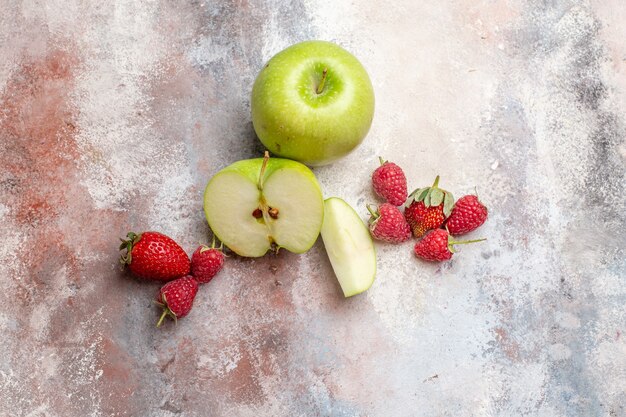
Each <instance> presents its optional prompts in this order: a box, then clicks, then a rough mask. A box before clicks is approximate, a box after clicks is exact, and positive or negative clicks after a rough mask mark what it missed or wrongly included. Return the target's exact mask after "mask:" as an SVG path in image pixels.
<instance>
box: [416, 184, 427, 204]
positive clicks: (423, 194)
mask: <svg viewBox="0 0 626 417" xmlns="http://www.w3.org/2000/svg"><path fill="white" fill-rule="evenodd" d="M428 190H430V187H425V188H422V189H420V190H419V193H418V194H417V197H416V199H415V201H424V198H426V194H428Z"/></svg>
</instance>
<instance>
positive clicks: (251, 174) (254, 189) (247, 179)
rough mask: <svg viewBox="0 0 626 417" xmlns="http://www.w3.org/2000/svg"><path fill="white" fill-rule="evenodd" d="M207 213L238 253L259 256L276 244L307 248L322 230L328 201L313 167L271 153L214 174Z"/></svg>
mask: <svg viewBox="0 0 626 417" xmlns="http://www.w3.org/2000/svg"><path fill="white" fill-rule="evenodd" d="M204 213H205V215H206V219H207V221H208V223H209V226H210V227H211V230H212V231H213V233H215V235H216V236H217V237H218V238H219V239H220V240H221V241H222V242H224V244H225V245H226V246H228V247H229V248H230V249H231V250H232V251H233V252H235V253H237V254H238V255H241V256H247V257H259V256H263V255H264V254H265V253H266V252H267V251H268V250H270V249H271V248H272V247H275V248H277V249H278V248H285V249H286V250H288V251H290V252H294V253H303V252H306V251H307V250H309V249H310V248H311V246H313V244H314V243H315V241H316V240H317V236H318V235H319V233H320V228H321V227H322V220H323V217H324V201H323V198H322V191H321V189H320V186H319V183H318V182H317V179H316V178H315V175H313V172H311V170H310V169H309V168H307V167H306V166H305V165H303V164H301V163H299V162H296V161H291V160H288V159H280V158H271V159H270V158H269V155H268V154H267V153H266V155H265V158H256V159H247V160H243V161H238V162H235V163H234V164H232V165H229V166H227V167H226V168H224V169H222V170H221V171H219V172H218V173H217V174H215V176H214V177H213V178H211V180H210V181H209V183H208V184H207V186H206V189H205V192H204Z"/></svg>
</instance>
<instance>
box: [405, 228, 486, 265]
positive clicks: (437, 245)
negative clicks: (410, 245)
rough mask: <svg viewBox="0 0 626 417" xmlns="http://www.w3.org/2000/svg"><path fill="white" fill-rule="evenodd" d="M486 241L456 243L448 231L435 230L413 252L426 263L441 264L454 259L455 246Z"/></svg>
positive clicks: (416, 245)
mask: <svg viewBox="0 0 626 417" xmlns="http://www.w3.org/2000/svg"><path fill="white" fill-rule="evenodd" d="M483 240H485V239H476V240H464V241H458V242H457V241H454V240H450V235H449V234H448V231H447V230H444V229H435V230H431V231H430V232H428V234H427V235H426V236H424V238H423V239H422V240H420V241H419V242H417V243H416V244H415V248H414V249H413V251H414V252H415V255H416V256H417V257H418V258H422V259H424V260H426V261H433V262H441V261H447V260H448V259H450V258H452V254H453V253H454V252H455V250H454V245H463V244H466V243H474V242H481V241H483Z"/></svg>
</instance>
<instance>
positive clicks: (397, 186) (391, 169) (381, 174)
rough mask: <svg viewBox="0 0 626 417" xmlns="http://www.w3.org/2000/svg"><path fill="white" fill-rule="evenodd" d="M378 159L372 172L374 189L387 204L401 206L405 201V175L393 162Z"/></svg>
mask: <svg viewBox="0 0 626 417" xmlns="http://www.w3.org/2000/svg"><path fill="white" fill-rule="evenodd" d="M378 159H379V160H380V166H379V167H378V168H376V170H375V171H374V173H373V174H372V184H373V186H374V191H376V194H378V195H379V196H380V197H382V198H384V199H385V200H387V202H388V203H389V204H393V205H394V206H401V205H402V204H404V202H405V201H406V194H407V191H406V177H405V176H404V172H403V171H402V168H400V167H399V166H398V165H396V164H394V163H393V162H387V161H384V160H383V159H382V158H378Z"/></svg>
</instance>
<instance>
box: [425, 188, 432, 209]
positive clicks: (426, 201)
mask: <svg viewBox="0 0 626 417" xmlns="http://www.w3.org/2000/svg"><path fill="white" fill-rule="evenodd" d="M431 191H432V190H431V189H430V188H429V189H428V192H427V193H426V197H424V205H425V206H426V207H430V199H431V195H432V193H431Z"/></svg>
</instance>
